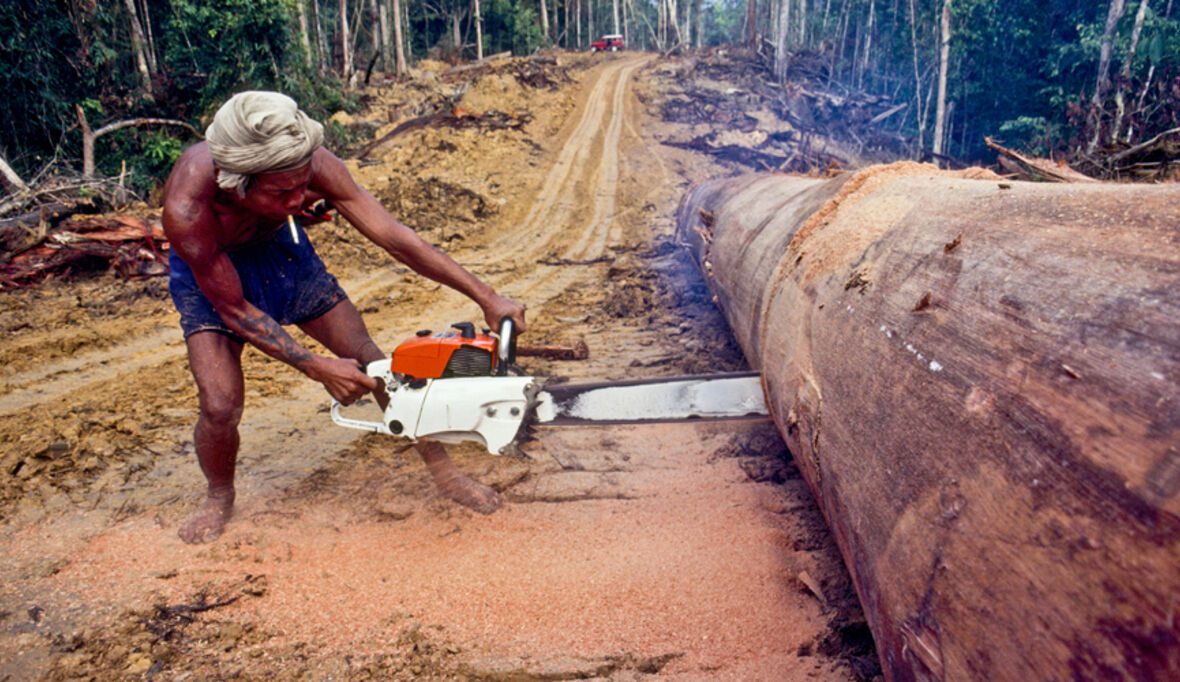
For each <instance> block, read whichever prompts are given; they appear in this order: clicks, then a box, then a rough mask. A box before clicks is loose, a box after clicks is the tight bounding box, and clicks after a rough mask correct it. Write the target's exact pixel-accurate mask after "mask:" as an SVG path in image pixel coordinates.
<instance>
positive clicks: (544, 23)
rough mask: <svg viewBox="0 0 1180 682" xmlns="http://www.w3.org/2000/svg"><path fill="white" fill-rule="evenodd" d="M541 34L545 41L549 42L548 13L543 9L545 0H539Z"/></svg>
mask: <svg viewBox="0 0 1180 682" xmlns="http://www.w3.org/2000/svg"><path fill="white" fill-rule="evenodd" d="M541 35H543V36H545V42H546V43H548V42H549V13H548V12H547V11H546V10H545V0H541Z"/></svg>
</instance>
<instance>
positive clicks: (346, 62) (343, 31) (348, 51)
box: [339, 0, 352, 88]
mask: <svg viewBox="0 0 1180 682" xmlns="http://www.w3.org/2000/svg"><path fill="white" fill-rule="evenodd" d="M339 6H340V59H341V66H340V77H341V79H343V80H344V87H345V88H350V87H352V41H351V40H349V38H348V0H340V5H339Z"/></svg>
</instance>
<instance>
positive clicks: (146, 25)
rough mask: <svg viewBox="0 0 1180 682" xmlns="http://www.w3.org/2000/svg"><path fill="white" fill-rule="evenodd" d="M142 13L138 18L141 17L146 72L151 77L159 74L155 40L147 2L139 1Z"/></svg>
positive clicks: (144, 0) (145, 0)
mask: <svg viewBox="0 0 1180 682" xmlns="http://www.w3.org/2000/svg"><path fill="white" fill-rule="evenodd" d="M139 2H140V3H141V5H140V8H141V9H142V12H141V13H140V16H141V17H143V31H144V41H145V50H144V51H145V52H146V56H147V63H148V70H149V71H151V73H152V75H153V76H154V75H156V74H158V73H160V65H159V63H158V62H157V61H156V38H155V36H154V35H153V34H152V15H151V13H150V11H149V9H148V3H147V0H139Z"/></svg>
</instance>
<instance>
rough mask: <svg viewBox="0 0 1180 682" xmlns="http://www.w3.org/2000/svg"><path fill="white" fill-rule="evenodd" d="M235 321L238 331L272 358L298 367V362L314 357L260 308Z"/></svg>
mask: <svg viewBox="0 0 1180 682" xmlns="http://www.w3.org/2000/svg"><path fill="white" fill-rule="evenodd" d="M236 322H237V323H238V324H239V325H241V330H240V332H239V333H241V334H242V336H244V337H245V338H246V340H247V341H249V342H250V343H252V344H254V345H255V346H256V347H257V348H258V349H259V350H261V351H262V352H264V353H266V354H267V355H269V356H271V357H272V358H275V359H278V360H282V361H283V362H286V363H287V364H289V365H293V366H296V367H298V366H299V363H301V362H304V361H307V360H310V359H312V358H313V357H315V356H314V355H313V354H312V353H311V351H309V350H307V349H306V348H304V347H303V346H301V345H299V344H298V343H297V342H296V341H295V339H293V338H291V335H290V334H288V333H287V332H286V331H284V330H283V328H282V327H281V326H280V325H279V323H278V322H275V321H274V319H273V318H271V317H270V316H269V315H267V314H266V313H264V312H262V311H260V310H256V311H252V312H250V313H247V314H246V315H243V316H241V317H239V318H238V319H237V320H236Z"/></svg>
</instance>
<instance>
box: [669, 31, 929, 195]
mask: <svg viewBox="0 0 1180 682" xmlns="http://www.w3.org/2000/svg"><path fill="white" fill-rule="evenodd" d="M691 55H692V56H690V57H687V58H685V59H684V60H683V62H682V63H681V64H680V65H679V67H678V68H676V69H675V73H674V74H671V72H667V71H666V73H669V74H670V75H673V77H672V78H671V79H670V80H672V81H673V83H672V85H671V90H672V95H671V96H670V97H668V98H667V99H664V100H663V101H661V102H659V107H660V114H661V116H662V118H663V119H664V120H665V121H670V122H676V123H686V124H709V125H711V126H714V127H717V128H720V129H721V130H718V131H714V132H711V133H709V134H707V135H700V136H696V137H693V138H691V139H688V140H675V139H673V140H665V141H664V142H663V143H664V144H666V145H669V146H673V147H680V148H684V149H692V150H694V151H698V152H702V153H705V154H709V155H712V156H716V157H718V158H722V159H725V160H727V161H732V162H734V163H737V164H741V165H743V166H748V167H751V168H754V169H757V170H780V171H791V172H804V173H806V172H822V170H823V169H826V168H830V167H833V166H836V167H844V168H848V167H859V166H863V165H867V164H869V163H873V162H883V161H888V160H892V159H896V158H901V157H904V156H905V155H906V143H907V141H906V139H905V138H904V137H903V136H902V135H901V134H900V133H898V132H896V130H897V129H898V128H899V127H900V125H899V124H900V123H901V122H903V119H904V116H905V111H906V108H907V105H906V104H904V103H901V104H899V103H896V102H894V101H892V100H891V99H890V98H889V97H886V96H883V95H874V94H871V93H863V92H851V91H840V92H836V91H834V90H833V89H832V86H831V85H829V81H828V80H827V79H826V78H824V77H823V73H822V67H821V65H820V64H819V63H818V62H817V61H816V58H814V56H812V55H809V54H807V53H800V54H799V55H796V57H795V59H794V60H793V63H792V67H791V72H790V78H791V80H790V81H789V82H787V83H783V84H780V83H776V82H775V81H774V80H773V79H772V77H771V73H770V69H769V66H768V64H767V63H766V62H765V59H764V58H763V57H762V56H761V55H759V54H758V53H756V52H754V51H751V50H745V49H741V48H733V47H732V46H731V47H726V48H709V49H702V50H695V51H691Z"/></svg>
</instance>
